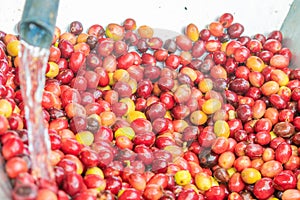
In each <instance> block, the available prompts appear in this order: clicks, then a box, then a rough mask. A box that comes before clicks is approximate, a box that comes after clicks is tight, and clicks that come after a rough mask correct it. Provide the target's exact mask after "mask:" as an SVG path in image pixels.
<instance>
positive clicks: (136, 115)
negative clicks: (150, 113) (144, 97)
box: [127, 110, 146, 123]
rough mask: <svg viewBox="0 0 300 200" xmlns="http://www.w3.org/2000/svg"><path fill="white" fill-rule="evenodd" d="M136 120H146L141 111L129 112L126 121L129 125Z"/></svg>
mask: <svg viewBox="0 0 300 200" xmlns="http://www.w3.org/2000/svg"><path fill="white" fill-rule="evenodd" d="M138 118H143V119H146V115H145V113H143V112H141V111H137V110H134V111H131V112H129V113H128V115H127V121H128V122H129V123H131V122H133V121H134V120H136V119H138Z"/></svg>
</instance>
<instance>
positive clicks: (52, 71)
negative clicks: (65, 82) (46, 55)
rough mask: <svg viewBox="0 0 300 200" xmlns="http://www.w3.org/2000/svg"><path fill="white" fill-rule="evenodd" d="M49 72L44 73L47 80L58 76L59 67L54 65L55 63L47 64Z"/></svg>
mask: <svg viewBox="0 0 300 200" xmlns="http://www.w3.org/2000/svg"><path fill="white" fill-rule="evenodd" d="M49 65H50V67H49V71H48V72H47V73H46V76H47V77H48V78H54V77H56V76H57V75H58V73H59V67H58V64H56V63H55V62H49Z"/></svg>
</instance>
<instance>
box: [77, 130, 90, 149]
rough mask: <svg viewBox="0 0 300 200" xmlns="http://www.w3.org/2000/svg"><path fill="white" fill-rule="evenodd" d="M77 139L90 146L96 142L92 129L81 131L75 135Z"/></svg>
mask: <svg viewBox="0 0 300 200" xmlns="http://www.w3.org/2000/svg"><path fill="white" fill-rule="evenodd" d="M75 138H76V140H77V141H78V142H79V143H80V144H84V145H87V146H90V145H92V144H93V142H94V134H93V133H92V132H90V131H81V132H78V133H77V134H76V135H75Z"/></svg>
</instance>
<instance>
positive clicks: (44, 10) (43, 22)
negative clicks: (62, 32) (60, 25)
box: [20, 0, 59, 49]
mask: <svg viewBox="0 0 300 200" xmlns="http://www.w3.org/2000/svg"><path fill="white" fill-rule="evenodd" d="M58 4H59V0H26V2H25V6H24V10H23V14H22V19H21V21H20V38H21V40H23V41H25V42H27V43H28V44H30V45H32V46H37V47H41V48H47V49H48V48H49V47H50V45H51V43H52V40H53V35H54V29H55V26H56V18H57V12H58Z"/></svg>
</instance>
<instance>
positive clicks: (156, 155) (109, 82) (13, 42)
mask: <svg viewBox="0 0 300 200" xmlns="http://www.w3.org/2000/svg"><path fill="white" fill-rule="evenodd" d="M166 32H168V30H166ZM243 32H244V26H243V25H242V24H240V23H238V22H234V17H233V15H232V14H230V13H224V14H222V15H221V16H220V17H218V18H217V19H216V20H215V21H214V22H211V23H210V24H208V25H207V27H205V28H203V29H198V27H197V26H196V25H195V24H193V23H190V24H188V25H187V26H185V27H184V31H183V32H182V33H179V34H178V35H177V36H175V37H172V38H167V39H165V40H163V39H162V37H159V36H156V35H155V29H153V28H151V27H149V26H147V25H141V26H137V24H136V21H135V20H134V19H131V18H127V19H125V20H124V21H123V22H122V23H120V24H117V23H110V24H108V25H106V26H105V27H103V26H102V25H99V24H95V25H92V26H90V27H89V28H87V29H86V31H84V28H83V25H82V24H81V23H80V22H79V21H73V22H71V23H70V26H69V27H68V28H67V31H66V32H62V31H61V29H59V28H58V27H56V28H55V33H54V38H53V41H52V45H51V47H50V56H49V61H48V64H47V70H46V74H45V76H46V83H45V87H44V92H43V98H42V107H43V114H44V115H43V117H44V123H45V126H46V127H47V130H48V133H49V138H50V143H51V152H50V158H49V159H50V161H51V165H52V166H53V171H54V174H55V180H54V181H53V182H49V181H47V180H36V179H35V178H34V177H33V176H32V174H31V161H30V153H29V150H28V137H27V129H26V120H25V118H24V105H23V100H22V95H21V90H20V83H19V78H18V77H19V75H18V66H19V62H20V61H19V60H20V59H19V57H18V54H19V45H20V39H19V36H18V35H15V34H10V33H4V32H0V143H1V154H2V157H3V158H4V163H2V164H3V168H4V170H5V173H6V174H7V176H8V178H9V180H10V184H11V186H12V191H11V193H12V197H13V199H14V200H25V199H26V200H31V199H37V200H48V199H49V200H50V199H51V200H68V199H74V200H97V199H99V200H103V199H108V200H109V199H119V200H140V199H145V200H173V199H178V200H186V199H189V200H203V199H206V200H223V199H229V200H246V199H261V200H267V199H268V200H276V199H283V200H296V199H298V200H299V199H300V175H299V174H300V168H299V167H300V157H299V154H300V148H299V145H300V132H299V130H300V115H299V114H300V70H299V69H293V68H292V67H291V66H290V61H291V59H292V52H291V51H290V49H289V48H287V47H284V46H283V44H282V40H283V35H282V33H281V32H280V31H278V30H274V31H272V32H270V33H268V34H266V35H264V34H261V33H258V34H255V35H253V36H245V35H243ZM293 67H294V68H295V66H293Z"/></svg>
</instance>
